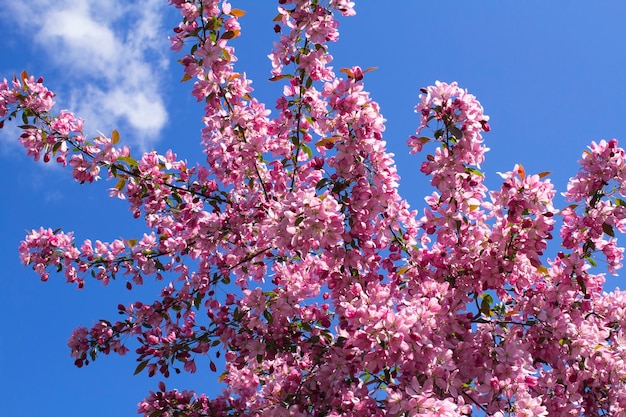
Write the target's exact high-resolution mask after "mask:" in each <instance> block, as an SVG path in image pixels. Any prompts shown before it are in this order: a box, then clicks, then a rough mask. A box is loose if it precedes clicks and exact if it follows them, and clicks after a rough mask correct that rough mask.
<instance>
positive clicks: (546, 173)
mask: <svg viewBox="0 0 626 417" xmlns="http://www.w3.org/2000/svg"><path fill="white" fill-rule="evenodd" d="M550 174H552V172H550V171H543V172H540V173H539V174H537V175H539V178H545V177H547V176H548V175H550Z"/></svg>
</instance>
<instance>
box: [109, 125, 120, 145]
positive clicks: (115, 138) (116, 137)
mask: <svg viewBox="0 0 626 417" xmlns="http://www.w3.org/2000/svg"><path fill="white" fill-rule="evenodd" d="M119 141H120V132H118V131H117V130H116V129H114V130H113V132H111V142H113V145H117V143H118V142H119Z"/></svg>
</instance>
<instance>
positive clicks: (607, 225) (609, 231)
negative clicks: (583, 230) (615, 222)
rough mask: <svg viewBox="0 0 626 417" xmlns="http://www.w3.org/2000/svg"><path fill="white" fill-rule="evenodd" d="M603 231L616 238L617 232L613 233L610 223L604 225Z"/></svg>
mask: <svg viewBox="0 0 626 417" xmlns="http://www.w3.org/2000/svg"><path fill="white" fill-rule="evenodd" d="M602 231H603V232H604V233H606V234H607V235H609V236H611V237H615V231H613V226H611V225H610V224H608V223H602Z"/></svg>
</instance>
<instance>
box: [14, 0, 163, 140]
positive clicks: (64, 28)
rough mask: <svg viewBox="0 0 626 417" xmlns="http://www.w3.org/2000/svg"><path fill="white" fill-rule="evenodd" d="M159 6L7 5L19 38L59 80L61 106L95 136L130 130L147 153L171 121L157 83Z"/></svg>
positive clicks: (75, 0)
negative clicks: (98, 132) (27, 40)
mask: <svg viewBox="0 0 626 417" xmlns="http://www.w3.org/2000/svg"><path fill="white" fill-rule="evenodd" d="M164 3H165V2H163V1H162V0H144V1H141V2H134V1H132V2H131V1H127V0H99V1H90V0H31V1H28V2H19V1H18V2H7V4H6V6H7V7H8V8H9V9H10V10H8V13H7V16H10V17H11V18H12V19H18V22H17V23H18V24H20V25H21V27H22V28H23V30H22V36H24V37H32V39H31V41H34V42H35V43H36V44H37V45H38V46H39V47H41V48H42V49H43V50H44V51H45V52H46V53H47V55H48V58H49V60H50V61H51V62H52V63H53V65H54V66H55V69H58V70H60V71H62V73H63V74H64V77H65V81H66V82H65V83H64V84H66V86H67V90H68V91H57V95H58V97H57V98H58V99H59V101H61V102H62V104H63V106H64V107H69V108H70V109H72V110H73V111H75V112H76V113H77V114H78V115H80V116H81V117H83V118H84V119H86V122H87V128H88V129H90V130H91V131H92V133H93V132H95V131H96V130H101V131H103V132H107V131H110V130H112V129H114V128H120V127H121V130H122V131H124V130H125V129H126V127H128V128H129V129H130V133H131V135H125V136H126V137H125V139H128V136H133V139H134V142H135V144H138V145H140V146H141V147H144V148H147V147H150V145H151V143H152V142H153V141H154V140H156V139H157V138H158V136H159V133H160V131H161V129H162V128H163V127H164V125H165V123H166V121H167V117H168V116H167V111H166V107H165V104H164V98H163V94H162V88H161V82H162V80H161V79H160V77H159V74H161V73H162V72H163V71H164V70H165V69H166V67H167V65H168V64H167V62H168V61H167V58H166V54H167V53H168V47H169V43H168V41H167V39H166V36H167V33H168V32H167V31H166V30H165V29H164V28H163V22H162V20H163V17H164V14H165V13H164V12H165V8H166V5H165V4H164ZM35 10H36V11H37V12H36V13H34V12H33V11H35ZM20 19H23V20H22V21H20ZM33 28H36V29H35V30H33ZM120 125H121V126H120Z"/></svg>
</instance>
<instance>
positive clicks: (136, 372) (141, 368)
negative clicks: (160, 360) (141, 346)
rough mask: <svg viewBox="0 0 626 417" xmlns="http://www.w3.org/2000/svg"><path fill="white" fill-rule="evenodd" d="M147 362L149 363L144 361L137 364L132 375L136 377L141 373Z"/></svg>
mask: <svg viewBox="0 0 626 417" xmlns="http://www.w3.org/2000/svg"><path fill="white" fill-rule="evenodd" d="M148 362H149V360H148V359H146V360H145V361H142V362H141V363H139V365H137V368H136V369H135V373H134V374H133V375H137V374H138V373H139V372H141V371H143V370H144V368H145V367H146V366H148Z"/></svg>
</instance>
